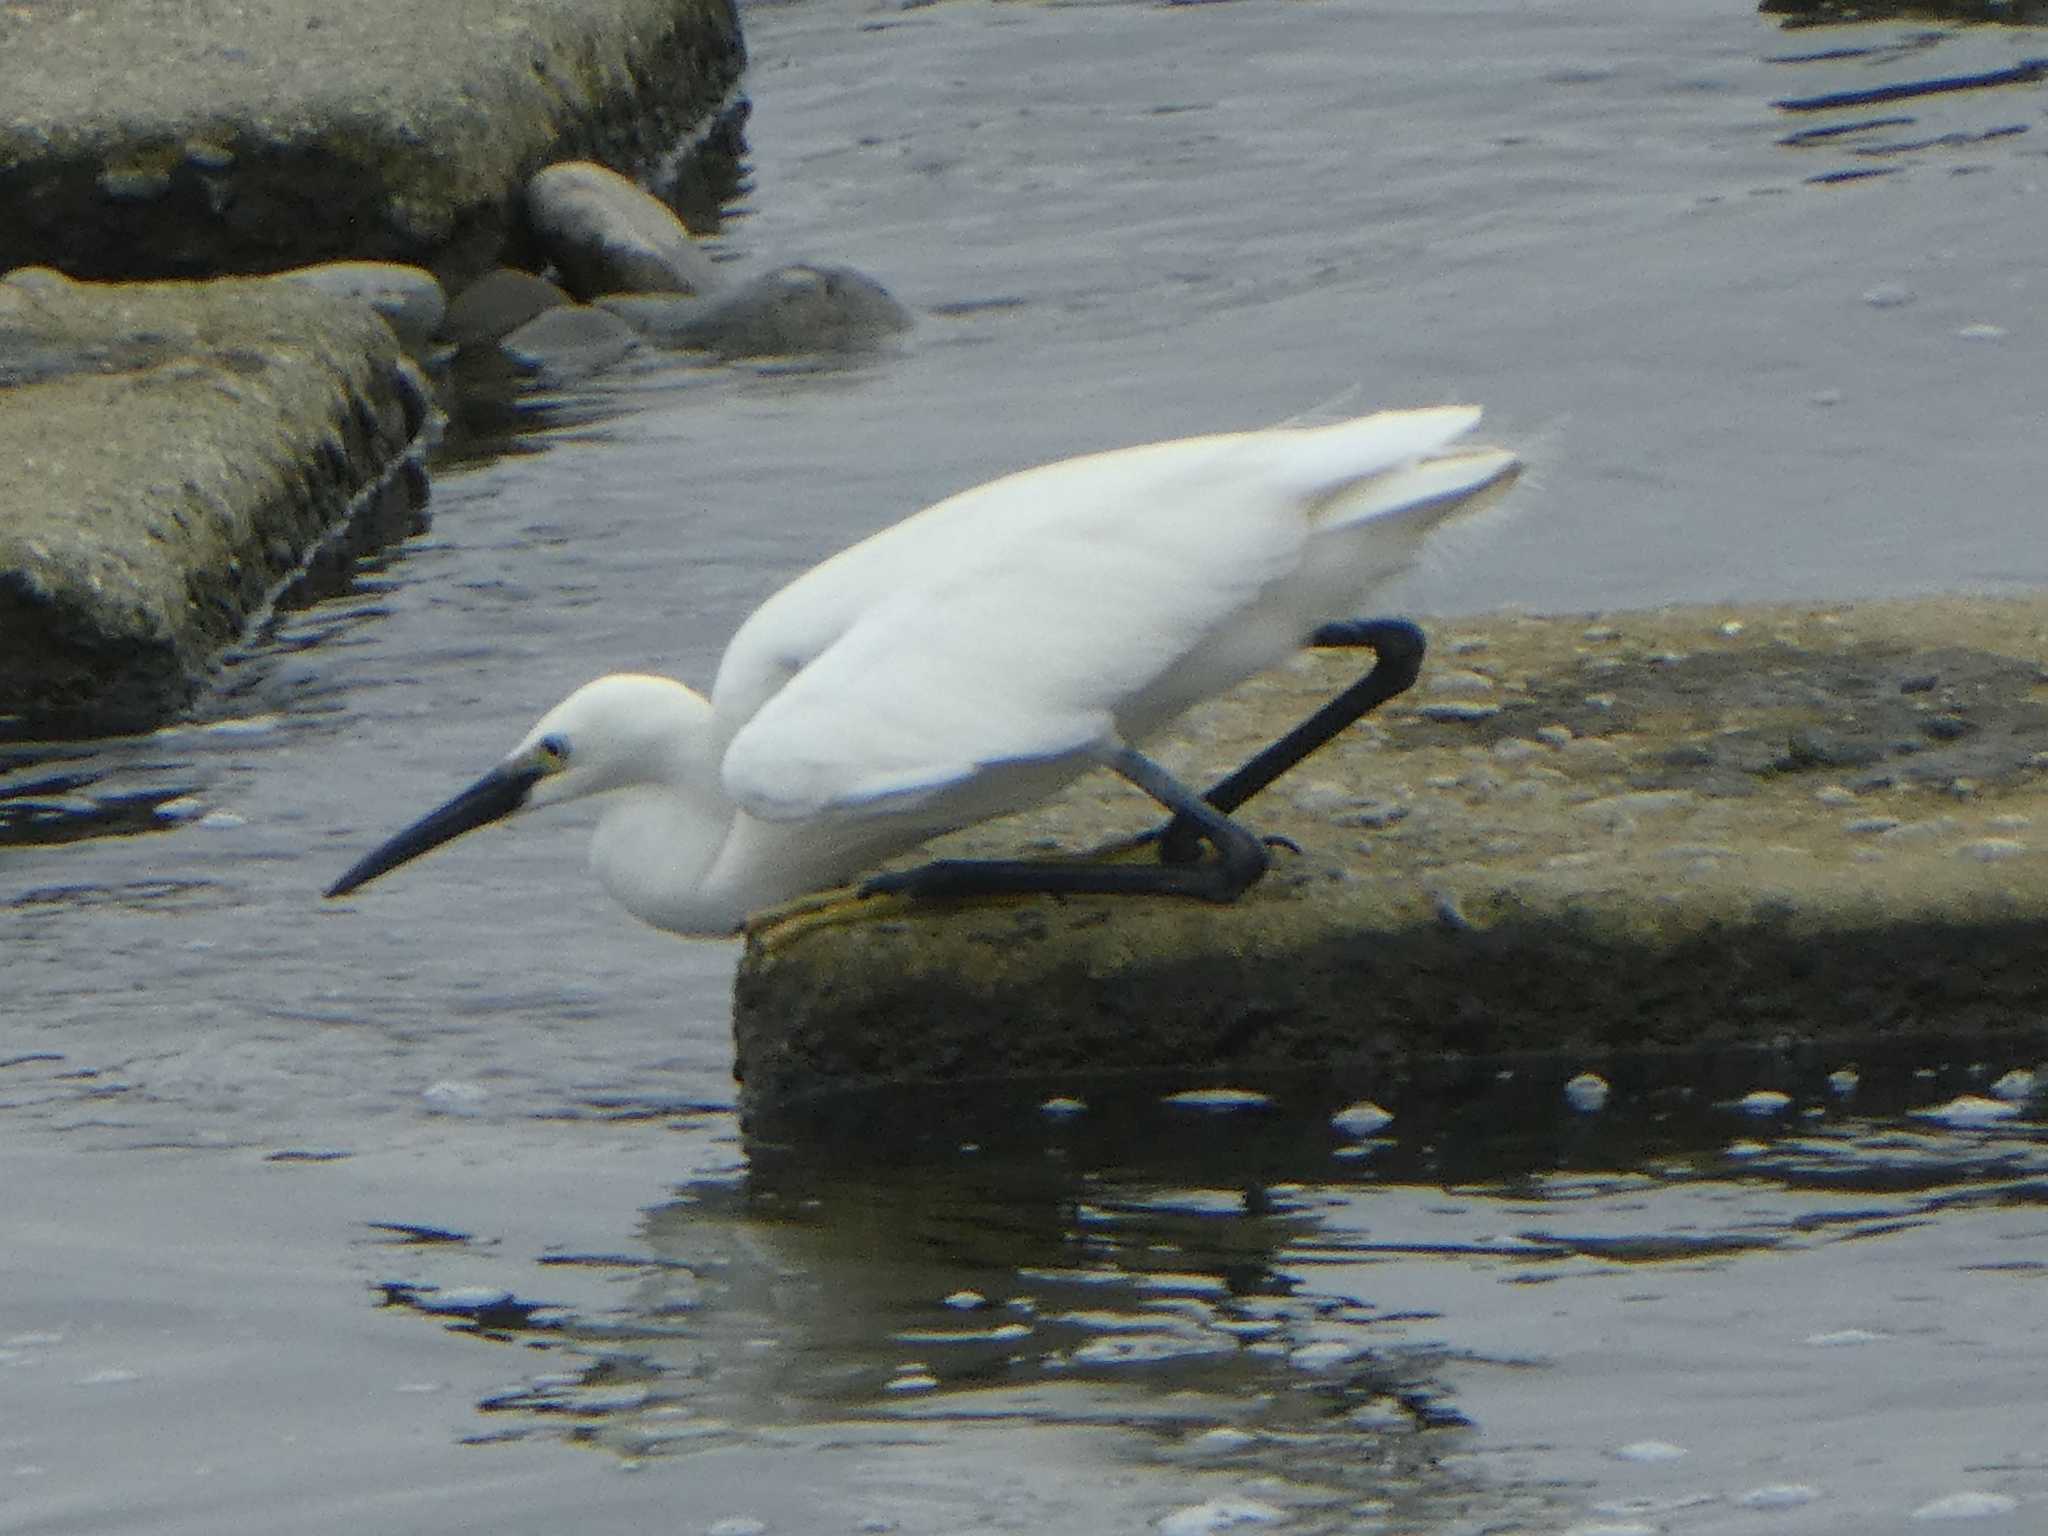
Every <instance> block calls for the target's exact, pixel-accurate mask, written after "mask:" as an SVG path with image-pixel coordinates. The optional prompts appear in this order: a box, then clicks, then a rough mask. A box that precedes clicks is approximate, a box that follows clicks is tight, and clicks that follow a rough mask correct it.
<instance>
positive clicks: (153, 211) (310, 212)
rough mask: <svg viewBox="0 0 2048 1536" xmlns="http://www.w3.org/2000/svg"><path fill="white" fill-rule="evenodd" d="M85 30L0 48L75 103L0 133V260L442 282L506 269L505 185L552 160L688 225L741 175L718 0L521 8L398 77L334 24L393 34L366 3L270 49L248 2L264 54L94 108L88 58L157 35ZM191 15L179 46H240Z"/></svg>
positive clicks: (518, 233) (137, 273) (144, 270)
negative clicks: (600, 176)
mask: <svg viewBox="0 0 2048 1536" xmlns="http://www.w3.org/2000/svg"><path fill="white" fill-rule="evenodd" d="M87 19H88V20H91V21H92V22H93V24H92V25H89V26H86V27H84V28H60V27H50V28H40V29H37V30H35V31H30V32H24V33H22V34H21V35H20V36H19V37H17V39H16V41H15V48H16V51H17V53H18V54H19V58H18V60H17V62H18V64H19V65H20V67H22V68H24V69H29V70H33V71H39V72H42V73H53V74H55V75H58V76H60V77H68V76H70V75H73V74H76V75H79V77H80V79H79V81H78V84H77V87H76V89H74V91H73V93H72V94H73V96H75V97H79V98H80V99H78V100H75V101H69V100H67V101H65V103H64V105H63V106H62V108H61V110H60V109H58V108H54V107H53V108H48V109H46V110H45V112H44V114H43V115H42V116H41V117H39V118H35V119H23V118H20V117H16V119H15V120H14V121H13V122H12V123H8V122H0V213H4V215H5V216H4V217H0V270H4V269H6V268H9V267H14V266H19V265H26V264H31V263H46V264H49V265H52V266H56V267H59V268H61V269H63V270H64V271H66V272H67V273H69V274H71V275H73V276H76V277H88V278H152V277H206V276H213V275H217V274H222V273H261V272H272V271H277V270H281V269H284V268H288V267H295V266H302V265H306V264H309V263H313V262H319V261H326V260H331V259H338V258H353V259H372V260H389V261H397V262H406V263H411V264H415V265H419V266H423V267H426V268H428V269H430V270H432V271H433V272H434V273H435V275H436V276H437V277H439V278H440V279H441V280H442V281H443V282H444V283H445V284H447V285H448V286H449V287H450V288H451V289H454V288H459V287H461V286H463V285H464V284H465V283H466V282H467V281H469V280H470V279H473V278H475V277H477V276H478V275H480V274H481V273H482V272H484V271H485V270H487V269H488V268H489V267H490V266H492V265H493V264H495V263H497V262H500V261H514V262H517V261H518V260H519V259H520V258H521V255H522V253H523V250H524V245H525V237H524V231H523V227H522V220H521V217H520V207H519V189H520V187H521V186H522V184H523V183H524V182H525V180H526V178H527V177H528V176H529V175H531V174H532V173H533V172H534V171H536V170H538V169H539V168H540V167H542V166H544V165H546V164H548V163H550V162H552V161H556V160H564V159H584V158H588V159H597V160H601V161H604V162H606V163H609V164H613V165H618V166H623V167H628V168H630V169H632V170H634V171H635V172H637V173H639V174H641V175H643V176H645V177H646V178H647V179H648V180H649V181H650V182H651V184H652V185H653V186H654V188H655V190H656V192H657V193H659V194H660V195H661V196H662V197H663V198H664V199H665V200H667V201H668V202H670V203H671V204H672V205H673V206H676V207H678V208H680V209H681V210H682V211H683V212H684V213H685V215H686V216H688V217H694V218H709V219H715V216H716V209H717V206H718V203H719V200H720V198H721V197H722V196H723V195H724V194H725V193H726V192H728V191H729V190H731V188H730V185H729V183H730V181H731V180H732V178H733V176H734V175H735V174H736V172H735V171H734V170H733V169H732V167H733V166H735V165H736V163H737V157H738V154H739V150H740V142H739V131H740V127H741V125H742V124H743V122H744V120H745V116H746V111H747V103H746V101H745V99H744V97H742V96H740V95H739V94H738V92H737V88H738V82H739V79H740V74H741V71H742V69H743V67H744V64H745V57H746V54H745V46H744V43H743V41H742V39H741V34H740V27H739V18H738V14H737V12H736V10H735V8H734V6H733V5H732V3H731V0H610V3H608V4H605V5H603V6H598V7H592V6H578V5H562V6H556V7H528V8H525V12H524V14H523V15H521V16H519V17H517V18H513V19H511V20H510V21H509V23H508V25H506V26H505V27H502V28H495V29H483V30H479V31H476V32H473V33H471V34H468V35H467V36H466V37H465V38H464V40H463V51H462V53H461V56H460V58H459V59H456V60H448V61H439V62H437V63H436V64H435V65H434V67H432V68H419V67H404V68H395V69H394V68H393V67H392V65H391V63H390V62H389V61H388V60H383V61H381V62H379V61H368V62H366V61H364V60H361V59H359V58H357V57H356V56H355V55H354V54H353V53H352V52H350V51H349V49H348V44H349V39H350V38H351V37H354V36H355V35H356V33H355V32H354V31H353V30H351V29H352V28H359V27H363V26H368V27H371V28H373V29H374V28H376V27H379V26H388V24H389V23H388V21H385V20H382V19H380V18H379V17H378V16H376V15H375V14H371V15H369V16H367V17H363V18H359V19H347V24H346V25H337V24H335V23H336V22H341V21H343V20H344V19H345V18H341V17H336V18H330V19H329V24H328V25H326V26H324V27H321V28H319V29H318V30H316V31H312V32H305V31H300V32H299V33H298V34H297V36H296V38H295V39H294V38H291V37H290V36H289V34H287V36H286V37H285V38H283V39H280V38H278V37H274V36H272V35H271V34H272V33H273V32H275V31H276V28H277V25H278V22H277V19H276V18H275V17H273V16H271V15H270V13H268V12H267V11H266V12H260V13H256V14H252V15H251V16H249V17H248V18H246V24H247V25H248V26H249V27H251V28H256V29H259V30H260V31H261V32H262V35H263V41H264V45H265V46H264V50H263V51H264V53H265V55H266V56H268V55H270V54H272V53H278V54H279V55H280V57H278V58H277V59H275V60H274V61H273V62H272V64H271V65H270V66H269V71H268V72H266V71H264V70H260V69H259V70H254V72H253V73H252V74H251V75H250V77H249V78H247V79H246V80H245V79H244V78H243V75H242V74H241V73H240V72H234V73H229V74H225V75H222V76H220V78H218V79H216V78H214V77H213V76H211V75H208V76H203V77H200V78H197V79H195V81H194V82H193V84H192V85H191V86H189V87H188V88H187V89H185V90H184V91H183V93H182V94H178V93H173V94H171V95H170V96H169V97H167V98H166V99H165V100H164V101H163V102H161V103H158V104H156V105H154V106H152V107H150V108H148V109H147V110H146V111H144V112H142V113H141V114H139V115H137V114H129V113H118V112H114V111H112V110H110V108H109V106H108V100H107V97H106V94H105V92H104V90H94V89H91V87H92V85H93V83H94V82H95V81H98V80H99V79H100V76H99V74H97V73H95V71H97V70H99V69H100V68H101V66H102V65H103V64H104V62H105V61H104V60H103V59H101V58H100V54H101V51H102V50H112V51H113V53H114V55H115V57H116V58H125V57H126V56H127V54H128V52H130V51H133V50H136V49H152V48H153V47H155V46H159V45H160V42H161V40H160V39H153V38H152V37H151V35H150V34H149V33H148V32H147V31H146V30H145V31H143V32H142V33H141V34H140V35H136V28H135V25H134V23H133V22H132V21H126V20H124V21H123V22H122V23H121V25H120V26H119V27H118V28H109V27H107V26H105V25H103V24H102V23H101V22H99V21H98V20H96V19H94V18H87ZM287 19H288V18H287ZM195 25H197V26H198V28H199V30H198V32H197V33H196V34H195V36H194V37H192V38H190V39H187V41H188V42H189V43H191V44H192V47H193V49H194V51H195V52H196V53H204V54H218V53H219V52H221V51H222V50H223V49H224V48H228V47H229V46H230V45H233V44H235V43H238V42H240V41H241V40H242V39H241V38H240V36H239V35H238V33H237V31H236V26H237V23H236V20H235V18H234V16H233V14H232V13H227V14H223V15H219V16H215V15H212V13H210V12H209V13H206V15H205V16H203V17H202V19H201V20H200V21H199V22H197V23H195ZM46 35H48V36H51V37H54V38H56V39H57V40H56V41H53V42H50V43H42V42H41V39H42V38H43V37H45V36H46ZM201 43H206V44H208V46H207V47H205V48H201V47H200V46H199V45H200V44H201ZM31 45H35V48H34V49H33V50H32V47H31ZM336 48H340V49H342V50H343V51H342V52H341V53H340V54H334V55H332V67H331V70H330V71H329V73H332V74H334V75H336V76H338V77H339V78H338V79H337V80H336V81H335V83H334V84H333V85H331V86H329V87H327V88H326V89H324V90H315V91H313V92H311V93H307V92H306V91H305V88H304V86H303V84H302V81H303V78H304V77H305V76H306V75H307V74H308V73H314V72H316V71H315V66H316V64H317V62H318V59H319V58H320V57H321V56H322V55H321V54H320V52H319V50H322V49H325V50H330V52H331V50H334V49H336ZM133 67H134V68H136V69H147V68H150V67H152V65H151V63H150V62H148V60H147V59H137V60H136V61H135V63H134V65H133ZM270 72H276V73H279V74H280V75H281V82H280V83H276V84H275V85H274V87H273V85H272V84H271V83H270V80H269V74H270ZM359 77H360V78H359ZM159 94H161V93H159ZM38 99H40V98H38ZM152 100H154V97H152Z"/></svg>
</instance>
